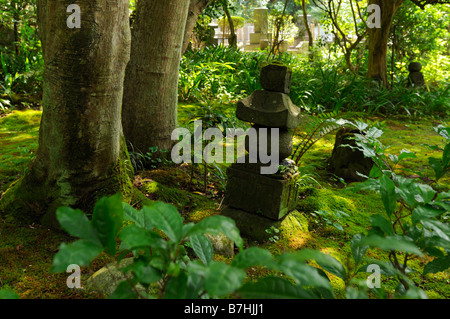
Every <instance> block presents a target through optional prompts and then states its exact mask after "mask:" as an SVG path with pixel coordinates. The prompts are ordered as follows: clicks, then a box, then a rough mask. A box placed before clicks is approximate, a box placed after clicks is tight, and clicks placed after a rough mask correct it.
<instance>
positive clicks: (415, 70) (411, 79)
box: [408, 62, 425, 87]
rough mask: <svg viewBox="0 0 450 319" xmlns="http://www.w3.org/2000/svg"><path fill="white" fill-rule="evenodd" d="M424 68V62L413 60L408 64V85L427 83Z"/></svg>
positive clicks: (417, 85)
mask: <svg viewBox="0 0 450 319" xmlns="http://www.w3.org/2000/svg"><path fill="white" fill-rule="evenodd" d="M421 70H422V64H420V63H419V62H411V63H410V64H409V66H408V71H409V75H408V86H413V87H420V86H424V85H425V78H424V76H423V73H422V72H420V71H421Z"/></svg>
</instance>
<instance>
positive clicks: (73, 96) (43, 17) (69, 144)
mask: <svg viewBox="0 0 450 319" xmlns="http://www.w3.org/2000/svg"><path fill="white" fill-rule="evenodd" d="M77 4H78V5H79V6H80V8H81V28H78V29H77V28H74V29H70V28H68V27H67V24H66V19H67V18H68V16H69V14H68V13H66V10H67V1H63V0H52V1H48V0H38V2H37V5H38V20H39V29H40V32H41V41H42V50H43V55H44V61H45V65H44V82H43V83H44V84H43V100H42V105H43V113H42V119H41V126H40V131H39V147H38V150H37V152H36V156H35V158H34V159H33V161H32V163H31V165H30V167H29V168H28V171H27V173H26V174H25V175H24V177H23V178H21V179H20V180H19V181H18V182H17V183H16V184H15V185H13V186H12V187H11V188H10V189H9V190H7V191H6V192H5V194H4V196H3V198H2V201H1V202H0V211H3V212H6V213H12V214H14V213H16V214H15V216H16V217H18V218H19V219H22V220H24V221H27V222H29V221H40V222H42V223H43V224H50V225H54V223H55V222H56V221H55V215H54V213H55V210H56V208H58V207H59V206H63V205H64V206H65V205H68V206H72V207H78V208H82V209H90V208H92V206H93V204H94V203H95V201H96V200H97V199H98V198H99V197H100V196H103V195H109V194H113V193H117V192H120V191H121V190H122V187H123V183H124V182H128V183H130V181H129V178H128V176H127V174H126V169H127V166H126V165H125V161H124V159H123V158H122V155H124V154H125V156H126V154H127V153H126V148H125V146H126V145H125V143H124V142H123V133H122V125H121V120H120V110H121V103H122V93H123V79H124V73H125V67H126V64H127V62H128V60H129V54H130V40H131V37H130V30H129V20H128V1H126V0H118V1H115V2H114V3H113V2H111V1H108V0H80V1H77Z"/></svg>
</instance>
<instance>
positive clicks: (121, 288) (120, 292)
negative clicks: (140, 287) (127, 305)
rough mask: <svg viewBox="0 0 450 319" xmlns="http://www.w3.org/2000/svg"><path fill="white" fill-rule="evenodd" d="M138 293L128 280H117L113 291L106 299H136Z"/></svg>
mask: <svg viewBox="0 0 450 319" xmlns="http://www.w3.org/2000/svg"><path fill="white" fill-rule="evenodd" d="M138 298H139V294H138V293H137V291H136V288H135V287H133V285H132V284H131V283H130V282H129V281H128V280H124V281H121V282H119V284H118V285H117V287H116V289H115V290H114V292H113V293H112V294H111V295H110V296H109V297H108V299H138Z"/></svg>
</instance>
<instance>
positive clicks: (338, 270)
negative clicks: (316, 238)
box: [295, 249, 347, 281]
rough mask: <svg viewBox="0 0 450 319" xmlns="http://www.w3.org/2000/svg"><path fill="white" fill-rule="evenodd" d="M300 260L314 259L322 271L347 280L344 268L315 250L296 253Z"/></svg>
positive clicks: (332, 258)
mask: <svg viewBox="0 0 450 319" xmlns="http://www.w3.org/2000/svg"><path fill="white" fill-rule="evenodd" d="M295 254H296V255H298V256H299V257H300V258H301V260H310V259H314V260H315V261H316V262H317V264H319V266H320V267H322V268H323V269H324V270H326V271H328V272H329V273H332V274H333V275H336V276H338V277H339V278H341V279H342V280H344V281H346V280H347V271H346V270H345V267H344V266H343V265H342V264H341V263H340V262H339V261H338V260H337V259H336V258H334V257H333V256H331V255H327V254H324V253H322V252H320V251H317V250H311V249H303V250H301V251H299V252H297V253H295Z"/></svg>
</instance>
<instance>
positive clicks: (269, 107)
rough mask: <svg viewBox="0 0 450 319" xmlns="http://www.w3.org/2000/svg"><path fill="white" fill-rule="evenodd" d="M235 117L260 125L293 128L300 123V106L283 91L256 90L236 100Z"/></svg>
mask: <svg viewBox="0 0 450 319" xmlns="http://www.w3.org/2000/svg"><path fill="white" fill-rule="evenodd" d="M236 117H237V118H238V119H240V120H241V121H244V122H249V123H254V124H258V125H261V126H266V127H279V128H287V129H294V128H296V127H297V126H298V125H299V124H300V108H298V107H297V106H296V105H294V103H292V101H291V99H290V97H289V95H287V94H285V93H280V92H271V91H266V90H256V91H255V92H253V93H252V94H251V95H250V96H248V97H247V98H245V99H242V100H240V101H238V103H237V106H236Z"/></svg>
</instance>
